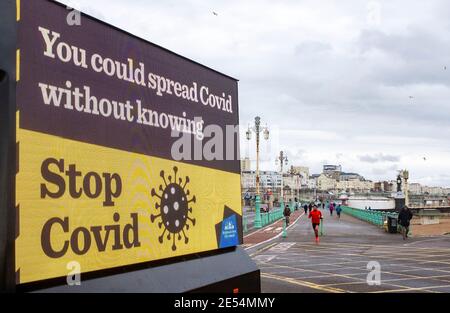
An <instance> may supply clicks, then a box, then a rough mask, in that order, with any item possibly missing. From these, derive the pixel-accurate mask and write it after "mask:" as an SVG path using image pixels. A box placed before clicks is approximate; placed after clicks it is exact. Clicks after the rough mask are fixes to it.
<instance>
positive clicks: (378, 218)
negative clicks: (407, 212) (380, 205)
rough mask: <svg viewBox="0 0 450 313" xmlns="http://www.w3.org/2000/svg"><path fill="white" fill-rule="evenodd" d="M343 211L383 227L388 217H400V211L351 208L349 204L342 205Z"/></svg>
mask: <svg viewBox="0 0 450 313" xmlns="http://www.w3.org/2000/svg"><path fill="white" fill-rule="evenodd" d="M341 207H342V212H344V213H346V214H348V215H351V216H353V217H356V218H357V219H360V220H363V221H366V222H368V223H371V224H374V225H377V226H380V227H383V226H384V223H385V222H386V221H387V219H388V217H393V218H395V219H397V218H398V213H390V212H383V211H369V210H362V209H356V208H351V207H348V206H341Z"/></svg>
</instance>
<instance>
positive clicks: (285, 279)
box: [261, 273, 349, 293]
mask: <svg viewBox="0 0 450 313" xmlns="http://www.w3.org/2000/svg"><path fill="white" fill-rule="evenodd" d="M261 276H262V277H265V278H270V279H275V280H279V281H283V282H286V283H290V284H294V285H299V286H303V287H308V288H312V289H317V290H321V291H326V292H331V293H344V292H349V291H345V290H343V289H339V288H333V287H324V286H322V285H318V284H314V283H310V282H306V281H301V280H298V279H294V278H289V277H282V276H277V275H273V274H267V273H262V274H261Z"/></svg>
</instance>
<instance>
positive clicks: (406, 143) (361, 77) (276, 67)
mask: <svg viewBox="0 0 450 313" xmlns="http://www.w3.org/2000/svg"><path fill="white" fill-rule="evenodd" d="M375 2H376V3H377V8H376V10H377V12H375V13H376V14H379V15H377V16H376V19H375V20H374V19H373V17H374V16H373V14H374V8H373V6H368V1H360V0H348V1H339V2H333V1H314V0H305V1H296V0H283V1H276V2H275V1H269V0H249V1H238V0H230V1H211V2H205V1H200V0H187V1H173V0H170V1H157V2H155V1H152V2H150V1H143V0H130V1H127V3H126V4H124V3H123V1H119V0H98V1H89V0H70V3H72V4H73V6H75V7H77V5H78V7H80V8H83V7H87V8H89V11H90V12H99V13H97V14H96V15H100V14H101V15H102V16H103V17H104V18H105V19H106V21H107V22H109V23H112V24H114V25H116V26H118V27H121V28H123V29H125V30H127V31H129V32H131V33H134V34H136V35H138V36H141V37H143V38H145V39H148V40H150V41H152V42H154V43H156V44H158V45H161V46H163V47H165V48H167V49H170V50H173V51H174V52H176V53H179V54H181V55H184V56H186V57H188V58H191V59H193V60H195V61H198V62H200V63H203V64H205V65H207V66H209V67H212V68H214V69H217V70H219V71H222V72H224V73H226V74H228V75H231V76H233V77H236V78H238V79H239V105H240V108H239V116H240V119H241V123H243V124H246V123H247V121H252V120H253V119H254V117H255V116H256V115H260V116H261V118H262V119H263V120H264V123H267V124H268V126H269V127H270V128H277V127H278V128H280V129H281V130H280V137H279V138H277V139H276V140H277V144H276V146H277V148H279V150H289V149H291V150H292V154H291V155H292V160H293V162H294V161H295V162H297V164H294V165H305V166H310V167H311V168H312V169H313V170H314V171H320V170H321V160H324V161H325V160H327V161H329V162H339V163H340V164H342V165H343V166H344V170H345V171H354V172H358V173H360V174H361V175H363V176H364V177H366V178H368V179H393V178H395V177H392V176H394V175H395V171H390V170H389V169H387V170H386V168H387V167H389V166H390V165H391V163H396V164H398V166H399V167H401V168H408V169H409V170H410V173H411V175H412V176H414V175H416V176H417V177H429V180H430V181H431V180H433V179H435V180H436V184H437V183H439V184H445V185H448V186H450V176H442V175H441V174H443V173H444V174H450V166H447V165H445V164H448V163H449V162H448V158H450V153H448V151H447V152H445V151H444V150H448V148H446V147H449V146H450V123H449V122H448V121H449V120H450V107H449V105H448V99H450V41H449V40H448V38H449V36H450V20H449V19H448V16H447V15H448V14H446V12H449V11H450V3H449V1H445V0H430V1H426V2H423V1H408V0H398V1H383V2H382V1H375ZM405 8H407V10H406V9H405ZM212 11H216V12H218V13H219V16H214V15H213V14H212V13H211V12H212ZM124 16H132V17H133V18H131V19H130V18H124ZM370 21H371V22H370ZM373 21H376V23H373ZM369 22H370V23H369ZM445 65H446V66H447V70H446V71H445V70H444V69H443V67H444V66H445ZM410 96H413V98H410ZM272 140H273V139H272ZM297 149H301V150H305V151H306V153H305V154H304V155H298V157H297V155H296V151H297ZM241 150H242V151H244V150H245V149H241ZM380 151H381V153H380ZM250 152H252V151H250ZM425 152H426V153H425ZM268 153H269V152H268ZM276 153H277V151H272V150H270V154H271V155H276ZM423 155H426V156H427V162H423ZM409 156H414V157H415V159H416V160H422V161H421V162H418V161H415V159H413V158H410V157H409ZM261 157H262V158H264V156H261ZM273 157H274V156H272V159H270V162H269V161H267V163H265V164H264V166H266V167H267V168H268V169H270V168H273V169H275V165H274V162H273ZM438 160H440V161H438ZM442 160H444V162H442ZM385 163H386V166H384V165H385ZM370 164H374V165H377V166H376V168H375V169H373V168H371V167H370V166H368V165H370ZM429 180H427V181H429Z"/></svg>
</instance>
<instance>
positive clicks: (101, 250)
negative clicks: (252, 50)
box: [0, 0, 260, 292]
mask: <svg viewBox="0 0 450 313" xmlns="http://www.w3.org/2000/svg"><path fill="white" fill-rule="evenodd" d="M0 18H1V19H0V31H1V33H2V37H1V38H0V69H1V72H0V100H1V106H0V110H1V117H0V119H1V120H0V121H1V124H0V130H1V136H0V151H1V155H0V169H1V176H0V194H1V199H0V230H1V233H0V244H1V246H0V249H1V250H0V253H1V255H0V257H1V259H0V262H1V263H0V265H1V272H0V275H1V276H0V283H1V290H2V291H14V290H17V291H49V292H52V291H59V292H61V291H63V292H80V291H82V292H86V291H88V292H95V291H99V292H108V291H113V292H121V291H123V292H129V291H132V292H195V291H224V292H259V291H260V275H259V274H260V273H259V270H258V269H257V267H256V265H255V264H254V262H253V261H252V260H251V259H250V258H249V256H248V255H247V254H246V253H245V252H244V251H243V250H242V248H240V247H239V245H240V244H242V240H243V230H242V207H241V202H240V162H239V137H238V131H234V132H233V131H231V132H229V129H230V126H231V130H236V129H237V125H238V122H239V117H238V91H237V81H236V80H235V79H233V78H231V77H229V76H226V75H224V74H221V73H219V72H217V71H214V70H212V69H209V68H207V67H205V66H203V65H200V64H198V63H195V62H193V61H191V60H189V59H186V58H184V57H182V56H179V55H176V54H174V53H172V52H170V51H168V50H166V49H163V48H161V47H159V46H156V45H154V44H152V43H150V42H147V41H145V40H142V39H140V38H138V37H135V36H133V35H131V34H128V33H126V32H124V31H122V30H120V29H117V28H115V27H112V26H110V25H108V24H105V23H103V22H101V21H99V20H97V19H95V18H92V17H89V16H87V15H84V14H82V15H81V14H79V15H77V12H76V11H73V10H69V9H68V8H67V7H65V6H64V5H62V4H60V3H57V2H54V1H50V0H37V1H36V0H33V1H31V0H21V1H19V0H7V1H2V2H1V4H0ZM208 127H210V128H211V127H212V128H213V129H214V131H212V132H211V131H208V130H207V129H208ZM218 132H219V133H221V134H226V135H223V136H225V137H226V138H225V140H222V141H220V140H219V141H218V140H217V138H212V139H209V138H208V133H209V135H210V136H211V134H212V133H214V134H215V133H218ZM230 137H231V138H230ZM213 139H214V140H213ZM230 140H231V141H230ZM230 142H231V147H232V148H233V149H231V150H232V151H231V152H230ZM198 147H200V150H199V149H198ZM208 149H209V153H210V154H213V155H215V156H216V157H211V155H208V156H206V157H205V156H204V155H202V153H203V152H205V151H208ZM199 151H200V154H201V155H200V157H199V156H198V152H199ZM221 151H226V157H220V156H219V157H217V153H218V152H221ZM205 153H207V152H205ZM230 153H231V157H230Z"/></svg>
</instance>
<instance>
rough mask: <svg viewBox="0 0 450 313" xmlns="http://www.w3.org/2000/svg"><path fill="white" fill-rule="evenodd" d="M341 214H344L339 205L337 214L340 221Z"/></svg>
mask: <svg viewBox="0 0 450 313" xmlns="http://www.w3.org/2000/svg"><path fill="white" fill-rule="evenodd" d="M341 212H342V207H341V205H340V204H338V206H337V207H336V214H337V217H338V219H341Z"/></svg>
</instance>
